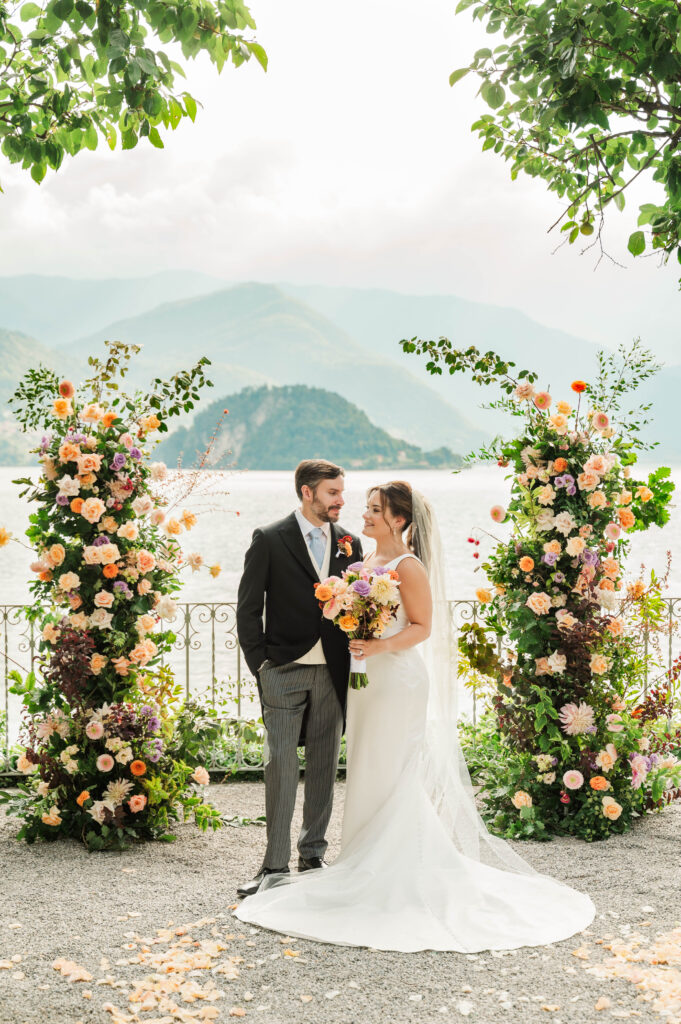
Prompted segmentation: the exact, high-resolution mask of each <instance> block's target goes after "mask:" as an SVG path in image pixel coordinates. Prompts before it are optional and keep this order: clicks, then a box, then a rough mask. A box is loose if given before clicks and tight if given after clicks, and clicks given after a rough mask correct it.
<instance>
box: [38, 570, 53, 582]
mask: <svg viewBox="0 0 681 1024" xmlns="http://www.w3.org/2000/svg"><path fill="white" fill-rule="evenodd" d="M38 579H39V580H42V581H43V583H49V582H50V580H51V579H52V573H51V572H50V570H49V569H43V571H42V572H40V573H38Z"/></svg>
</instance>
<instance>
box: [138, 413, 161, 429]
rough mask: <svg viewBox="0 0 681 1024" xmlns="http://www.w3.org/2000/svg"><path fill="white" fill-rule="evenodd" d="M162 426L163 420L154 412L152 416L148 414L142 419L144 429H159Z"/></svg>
mask: <svg viewBox="0 0 681 1024" xmlns="http://www.w3.org/2000/svg"><path fill="white" fill-rule="evenodd" d="M160 426H161V421H160V419H159V418H158V416H156V415H155V414H154V413H153V412H152V414H151V415H150V416H146V417H145V418H144V419H143V420H142V427H143V429H144V430H158V428H159V427H160Z"/></svg>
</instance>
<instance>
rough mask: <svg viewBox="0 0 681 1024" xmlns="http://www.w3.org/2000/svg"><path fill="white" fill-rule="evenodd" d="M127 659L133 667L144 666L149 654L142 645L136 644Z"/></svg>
mask: <svg viewBox="0 0 681 1024" xmlns="http://www.w3.org/2000/svg"><path fill="white" fill-rule="evenodd" d="M129 657H130V661H131V662H132V663H133V664H134V665H146V663H147V662H148V661H149V652H148V650H147V649H146V647H144V645H143V644H136V645H135V646H134V647H133V649H132V650H131V651H130V655H129Z"/></svg>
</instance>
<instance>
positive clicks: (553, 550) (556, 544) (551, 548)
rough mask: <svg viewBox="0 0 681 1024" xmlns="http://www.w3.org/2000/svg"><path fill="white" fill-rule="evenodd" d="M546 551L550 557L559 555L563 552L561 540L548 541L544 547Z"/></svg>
mask: <svg viewBox="0 0 681 1024" xmlns="http://www.w3.org/2000/svg"><path fill="white" fill-rule="evenodd" d="M544 551H546V553H547V554H548V555H559V554H560V553H561V551H562V548H561V546H560V541H559V540H548V541H547V542H546V544H545V545H544Z"/></svg>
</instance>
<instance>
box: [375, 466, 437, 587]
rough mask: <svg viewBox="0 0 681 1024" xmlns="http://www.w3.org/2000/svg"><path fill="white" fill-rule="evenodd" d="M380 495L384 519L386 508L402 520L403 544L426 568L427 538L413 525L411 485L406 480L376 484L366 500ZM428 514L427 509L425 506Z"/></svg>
mask: <svg viewBox="0 0 681 1024" xmlns="http://www.w3.org/2000/svg"><path fill="white" fill-rule="evenodd" d="M376 493H378V494H379V495H380V502H381V508H382V510H383V517H384V518H385V510H386V508H387V509H388V510H389V511H390V512H391V514H392V515H394V516H401V517H402V518H403V519H404V526H403V527H402V530H403V532H404V530H406V531H407V535H406V537H405V538H404V542H405V544H406V545H407V547H408V548H409V550H410V551H413V553H414V554H415V555H416V557H417V558H418V559H420V561H421V562H423V564H424V565H425V566H426V567H428V565H429V564H430V549H429V545H428V538H427V536H425V535H424V530H423V527H422V528H421V530H417V529H416V524H415V523H414V495H413V491H412V488H411V484H409V483H407V481H406V480H389V481H388V483H387V484H377V485H376V486H375V487H370V488H369V490H368V491H367V500H368V499H369V498H370V496H371V495H372V494H376ZM426 509H427V510H428V514H429V511H430V510H429V507H428V506H426Z"/></svg>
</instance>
